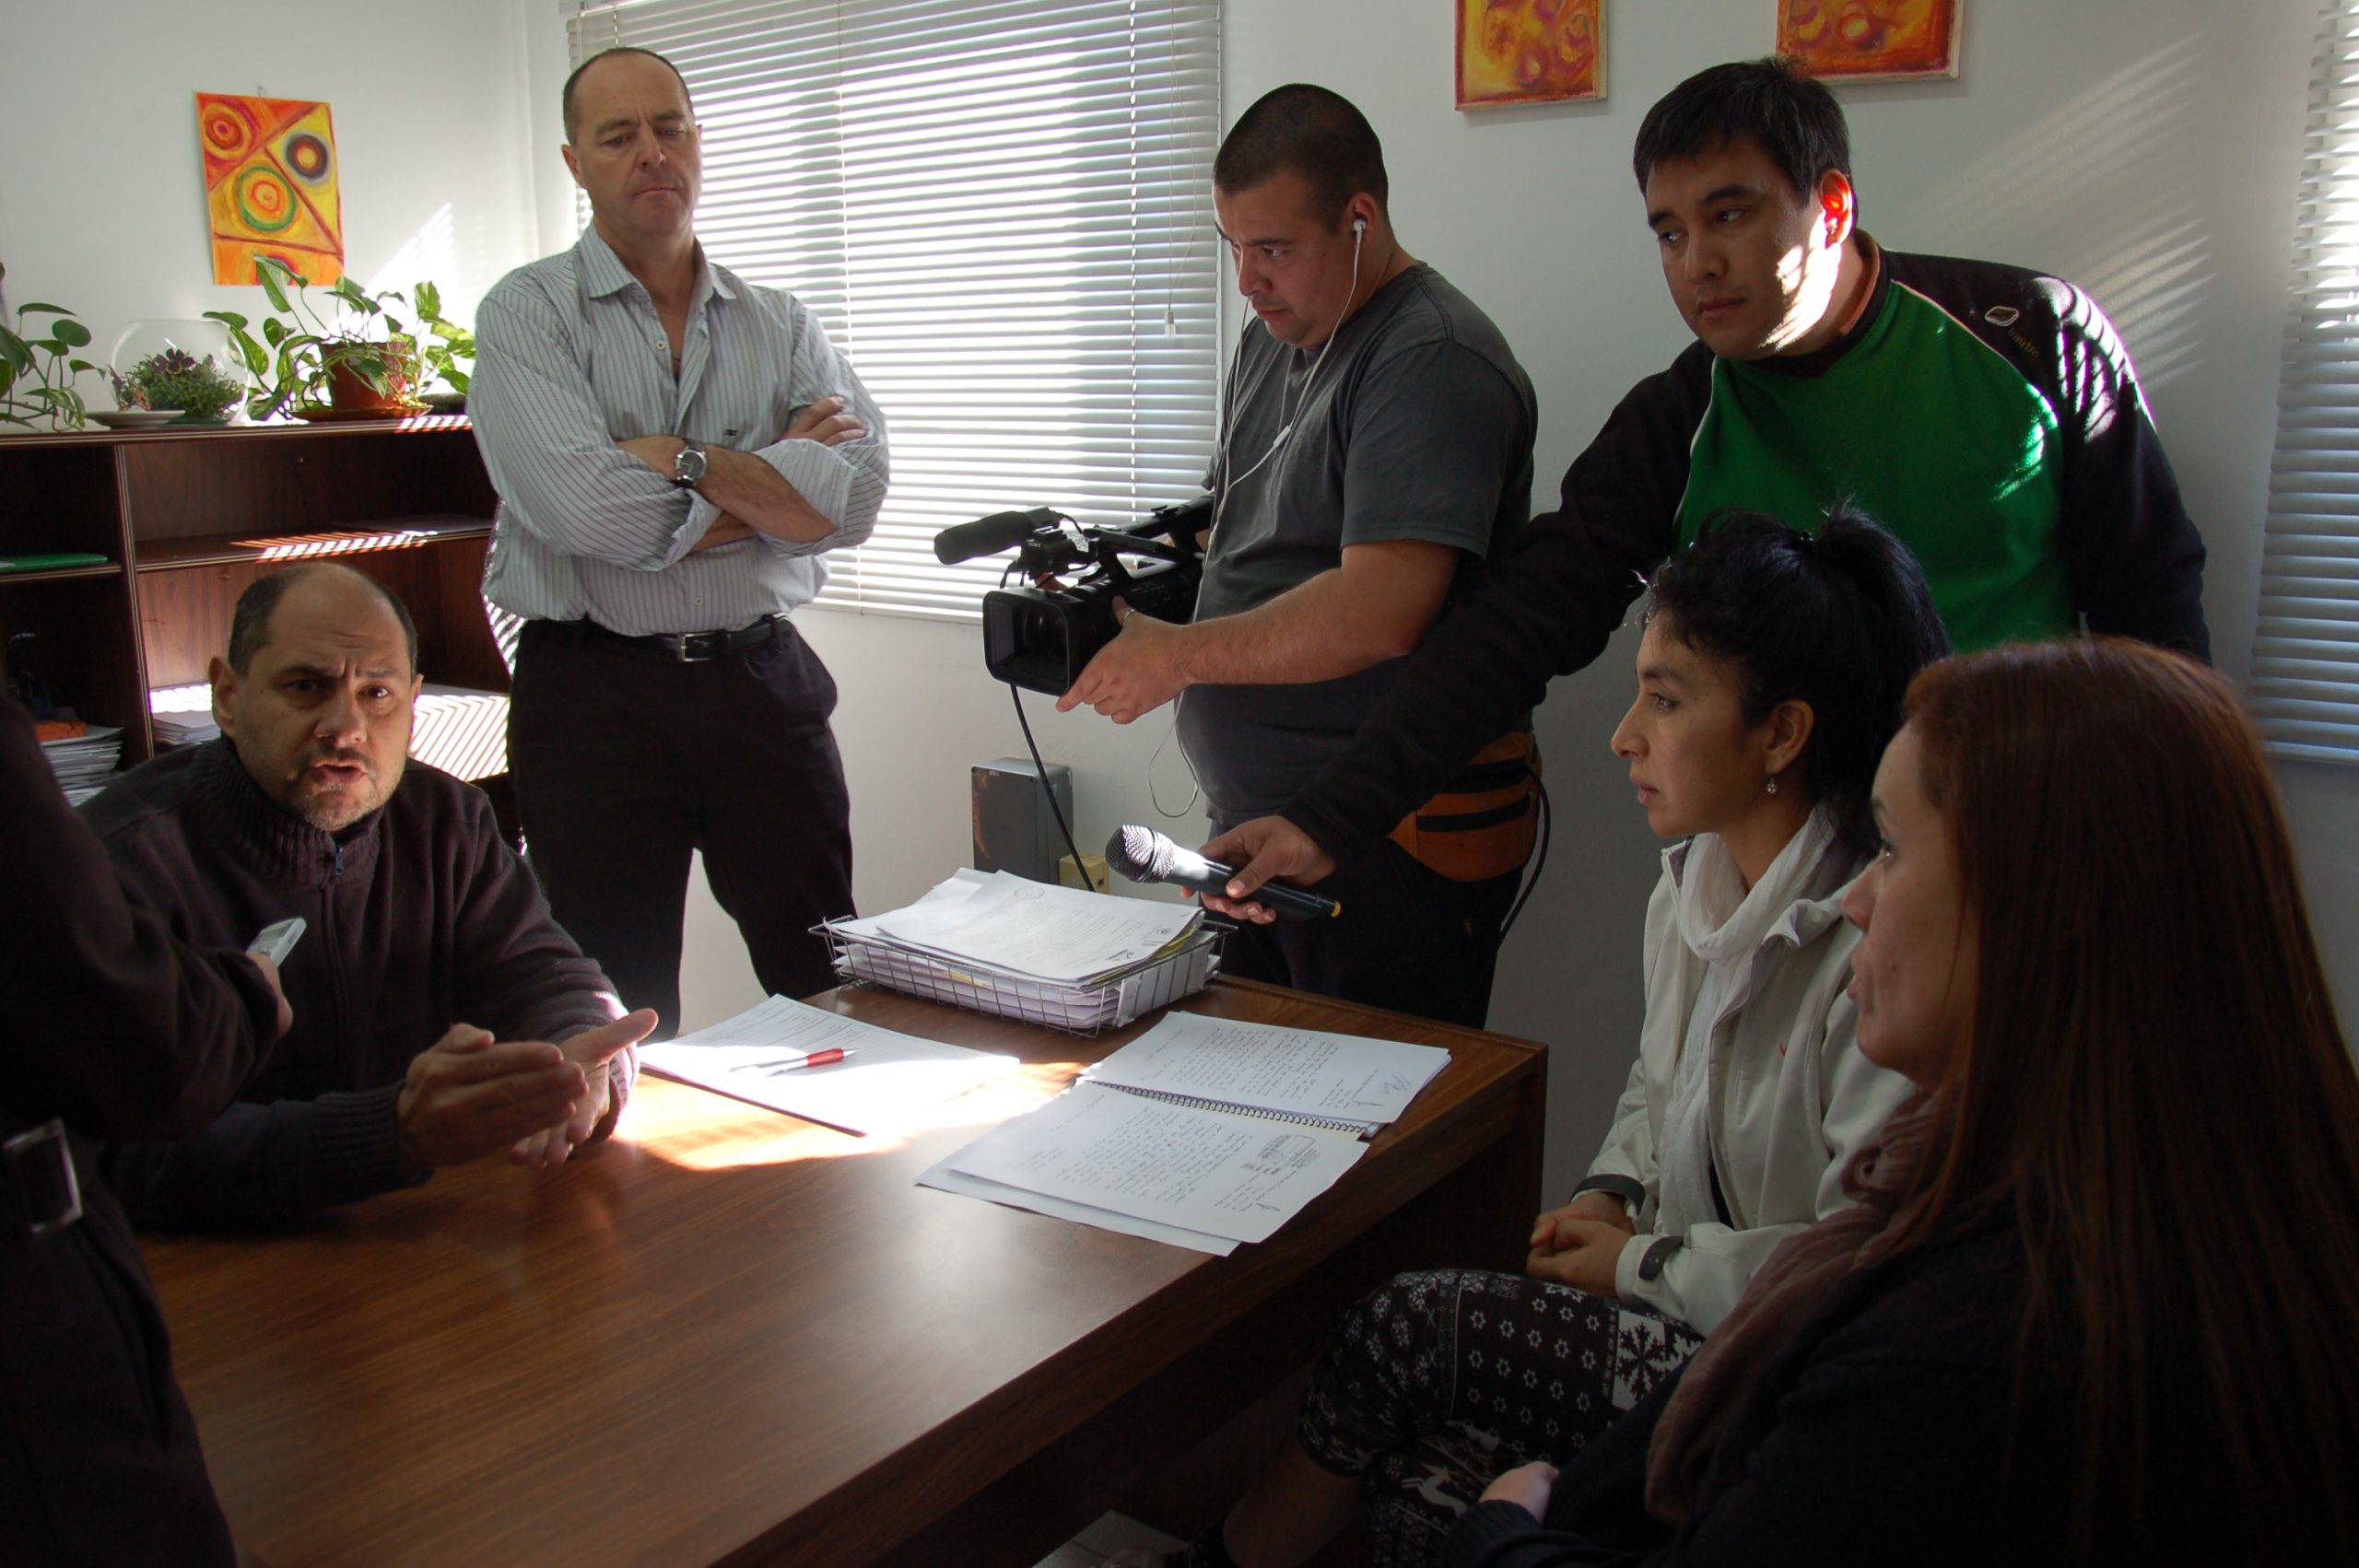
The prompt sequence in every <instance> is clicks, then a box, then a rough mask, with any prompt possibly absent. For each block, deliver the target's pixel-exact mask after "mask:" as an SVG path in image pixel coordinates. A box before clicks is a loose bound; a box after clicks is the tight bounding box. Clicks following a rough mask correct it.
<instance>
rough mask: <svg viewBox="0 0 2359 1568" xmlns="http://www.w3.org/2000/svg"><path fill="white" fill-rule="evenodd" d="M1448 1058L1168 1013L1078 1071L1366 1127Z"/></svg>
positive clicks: (1400, 1107)
mask: <svg viewBox="0 0 2359 1568" xmlns="http://www.w3.org/2000/svg"><path fill="white" fill-rule="evenodd" d="M1447 1066H1449V1052H1448V1051H1446V1050H1443V1049H1441V1048H1440V1047H1438V1046H1413V1045H1410V1044H1408V1043H1407V1042H1406V1041H1402V1040H1378V1039H1371V1038H1369V1037H1367V1036H1361V1035H1335V1034H1329V1033H1327V1032H1325V1031H1323V1030H1318V1029H1286V1028H1280V1027H1275V1026H1273V1025H1271V1024H1246V1023H1241V1022H1238V1020H1236V1019H1229V1018H1206V1017H1203V1016H1201V1015H1199V1014H1196V1013H1192V1012H1167V1013H1165V1014H1164V1015H1163V1017H1162V1019H1161V1020H1160V1021H1158V1022H1157V1023H1156V1025H1155V1027H1154V1028H1152V1029H1149V1030H1148V1031H1147V1032H1146V1033H1145V1034H1144V1035H1141V1036H1139V1037H1138V1038H1137V1039H1135V1040H1133V1041H1132V1042H1131V1043H1130V1044H1129V1045H1127V1046H1124V1047H1122V1048H1121V1050H1119V1051H1116V1052H1115V1053H1114V1054H1113V1055H1112V1056H1109V1057H1108V1058H1107V1059H1105V1060H1103V1061H1101V1062H1099V1063H1097V1065H1096V1066H1095V1067H1092V1068H1090V1069H1089V1070H1088V1071H1087V1072H1086V1074H1085V1076H1086V1077H1087V1078H1090V1079H1092V1080H1094V1081H1096V1082H1100V1083H1111V1084H1114V1085H1116V1086H1118V1087H1121V1088H1125V1089H1136V1090H1140V1091H1143V1092H1145V1093H1149V1094H1168V1095H1176V1096H1180V1097H1183V1098H1187V1099H1191V1100H1196V1101H1211V1102H1216V1103H1217V1104H1220V1105H1226V1106H1239V1107H1243V1108H1246V1109H1250V1110H1258V1111H1268V1112H1271V1113H1273V1114H1275V1115H1278V1116H1288V1117H1308V1118H1316V1119H1318V1120H1321V1121H1329V1122H1333V1123H1337V1124H1339V1125H1348V1126H1350V1127H1351V1128H1353V1129H1355V1130H1358V1131H1366V1132H1373V1131H1374V1130H1375V1129H1378V1128H1379V1127H1382V1126H1383V1125H1384V1124H1385V1123H1386V1122H1389V1121H1391V1120H1393V1119H1394V1118H1396V1117H1399V1116H1400V1115H1401V1113H1402V1111H1404V1110H1406V1109H1408V1108H1409V1102H1410V1100H1411V1099H1412V1098H1414V1096H1415V1094H1416V1093H1417V1091H1418V1090H1420V1089H1422V1088H1424V1087H1425V1086H1426V1084H1427V1083H1429V1082H1432V1081H1433V1078H1434V1075H1435V1074H1436V1073H1438V1072H1439V1071H1441V1070H1442V1069H1443V1068H1445V1067H1447Z"/></svg>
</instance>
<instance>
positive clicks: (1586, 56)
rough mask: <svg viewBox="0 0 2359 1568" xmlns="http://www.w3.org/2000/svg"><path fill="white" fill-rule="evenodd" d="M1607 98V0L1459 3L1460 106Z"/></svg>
mask: <svg viewBox="0 0 2359 1568" xmlns="http://www.w3.org/2000/svg"><path fill="white" fill-rule="evenodd" d="M1604 96H1605V0H1458V107H1459V108H1461V109H1487V108H1489V107H1491V106H1492V105H1494V104H1501V103H1549V102H1555V101H1557V100H1559V99H1568V98H1603V97H1604Z"/></svg>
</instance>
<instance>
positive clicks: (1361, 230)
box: [1352, 217, 1367, 234]
mask: <svg viewBox="0 0 2359 1568" xmlns="http://www.w3.org/2000/svg"><path fill="white" fill-rule="evenodd" d="M1352 232H1353V233H1355V234H1366V233H1367V219H1366V218H1364V217H1356V218H1354V219H1352Z"/></svg>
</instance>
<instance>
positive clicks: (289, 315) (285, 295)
mask: <svg viewBox="0 0 2359 1568" xmlns="http://www.w3.org/2000/svg"><path fill="white" fill-rule="evenodd" d="M254 276H255V281H257V282H259V283H260V284H261V285H262V291H263V295H264V298H267V299H268V300H269V301H270V306H271V310H272V311H273V314H271V315H268V316H265V317H264V318H263V320H262V336H261V338H260V339H259V340H257V339H256V338H255V336H254V334H253V333H252V332H251V331H249V330H248V323H247V319H246V318H245V317H244V316H243V315H241V314H240V313H239V312H238V311H235V310H207V311H205V315H206V316H208V317H210V318H211V319H212V320H214V321H217V322H220V323H221V324H222V325H224V326H226V327H228V328H229V338H230V341H231V342H232V343H233V344H235V345H237V350H238V355H239V357H241V358H242V359H243V360H245V362H246V369H249V370H252V372H253V374H254V380H256V381H257V382H258V383H260V384H259V386H258V388H257V390H256V391H255V392H254V394H253V395H252V397H250V398H249V399H247V401H246V410H247V412H248V413H250V414H252V415H253V416H254V417H255V418H257V419H267V418H269V417H270V416H271V415H274V414H276V413H278V412H279V411H280V410H282V409H286V408H290V407H294V406H297V405H299V404H307V403H323V402H326V401H328V400H329V399H330V398H331V396H333V395H334V392H335V388H336V387H337V385H338V384H339V383H343V384H344V385H345V386H346V389H347V391H346V394H345V397H344V398H343V399H341V400H340V401H347V402H348V401H350V399H351V396H352V392H351V390H350V389H353V388H363V389H366V393H368V394H373V395H374V397H375V398H377V399H378V400H381V401H382V402H385V403H387V404H395V405H402V404H408V403H409V402H410V401H411V394H412V392H413V391H414V390H415V389H416V388H417V385H418V383H419V380H420V375H419V372H420V370H421V369H422V368H423V366H424V364H425V363H426V357H425V356H424V355H423V354H422V353H421V352H420V350H419V347H418V341H417V334H416V333H413V332H412V331H411V330H410V328H409V325H408V323H407V322H405V321H404V320H403V319H402V317H401V316H399V315H396V314H395V313H394V311H393V306H395V305H399V306H401V307H402V308H403V310H408V308H409V300H408V299H407V298H405V296H404V295H403V294H402V292H401V290H399V289H397V288H388V289H383V290H381V291H379V292H377V293H375V294H371V293H370V292H368V291H367V290H366V289H363V288H362V287H360V286H359V285H358V284H357V283H355V282H353V280H352V279H351V278H349V277H343V278H338V279H337V280H336V282H335V283H334V286H333V287H329V288H326V289H324V290H323V291H322V292H323V295H324V297H325V298H328V299H332V300H334V301H335V306H334V316H335V318H336V319H335V320H334V322H330V320H329V319H328V317H326V316H323V315H322V314H321V313H320V309H319V307H317V306H315V305H314V304H313V303H312V299H311V284H310V281H309V280H308V279H306V278H304V277H302V276H300V275H298V274H296V273H294V272H293V271H291V270H289V269H288V267H287V266H286V265H285V264H284V263H280V262H276V261H273V260H271V259H270V258H269V257H267V256H262V257H257V258H255V261H254ZM436 302H437V303H438V304H439V303H440V300H439V299H438V300H437V301H436ZM436 319H437V320H439V319H440V317H439V313H438V314H437V316H436ZM469 345H470V348H472V345H473V344H472V339H470V340H469Z"/></svg>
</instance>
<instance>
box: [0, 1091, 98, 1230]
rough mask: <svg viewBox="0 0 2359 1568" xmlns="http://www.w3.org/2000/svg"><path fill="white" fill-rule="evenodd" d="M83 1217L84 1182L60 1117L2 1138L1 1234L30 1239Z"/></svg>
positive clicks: (63, 1227) (0, 1156)
mask: <svg viewBox="0 0 2359 1568" xmlns="http://www.w3.org/2000/svg"><path fill="white" fill-rule="evenodd" d="M81 1217H82V1182H81V1178H80V1177H79V1176H77V1175H76V1173H75V1170H74V1150H73V1146H72V1145H71V1144H70V1143H68V1142H67V1141H66V1137H65V1122H64V1121H63V1120H59V1119H52V1120H49V1121H45V1122H43V1123H41V1125H40V1126H39V1127H35V1128H29V1129H26V1130H25V1131H23V1132H19V1133H17V1134H15V1135H14V1136H12V1137H9V1138H6V1139H0V1235H6V1236H8V1237H9V1238H10V1239H13V1240H16V1241H32V1240H35V1239H37V1238H39V1237H41V1236H45V1235H49V1234H50V1233H51V1232H52V1231H62V1230H64V1229H65V1227H66V1226H68V1225H70V1224H72V1223H75V1222H76V1221H77V1220H79V1219H80V1218H81Z"/></svg>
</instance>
